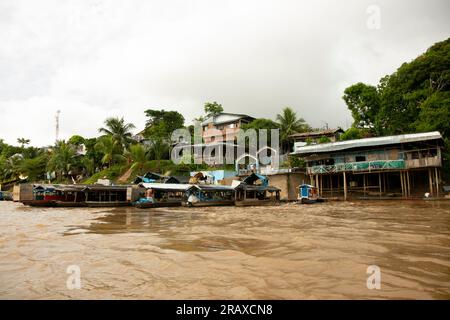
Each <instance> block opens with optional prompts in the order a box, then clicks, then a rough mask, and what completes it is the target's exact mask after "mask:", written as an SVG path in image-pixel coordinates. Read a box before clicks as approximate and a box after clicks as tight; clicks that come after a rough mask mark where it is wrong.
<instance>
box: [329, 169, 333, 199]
mask: <svg viewBox="0 0 450 320" xmlns="http://www.w3.org/2000/svg"><path fill="white" fill-rule="evenodd" d="M330 190H331V197H333V176H332V175H331V174H330Z"/></svg>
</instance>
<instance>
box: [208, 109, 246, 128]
mask: <svg viewBox="0 0 450 320" xmlns="http://www.w3.org/2000/svg"><path fill="white" fill-rule="evenodd" d="M242 118H253V117H251V116H248V115H246V114H237V113H225V112H223V113H220V114H218V115H217V116H215V117H213V116H211V117H208V118H206V119H205V120H204V121H203V122H202V126H204V125H207V124H208V123H211V122H212V123H214V124H220V123H227V122H232V121H237V120H239V119H242Z"/></svg>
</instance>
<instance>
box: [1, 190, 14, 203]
mask: <svg viewBox="0 0 450 320" xmlns="http://www.w3.org/2000/svg"><path fill="white" fill-rule="evenodd" d="M12 200H13V197H12V194H11V192H7V191H0V201H12Z"/></svg>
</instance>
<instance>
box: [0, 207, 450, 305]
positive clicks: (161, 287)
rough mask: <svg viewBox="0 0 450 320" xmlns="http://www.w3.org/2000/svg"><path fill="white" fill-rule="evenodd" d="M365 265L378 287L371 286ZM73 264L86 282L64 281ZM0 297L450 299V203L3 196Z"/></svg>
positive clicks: (0, 238) (0, 224)
mask: <svg viewBox="0 0 450 320" xmlns="http://www.w3.org/2000/svg"><path fill="white" fill-rule="evenodd" d="M370 265H376V266H378V267H379V268H380V269H379V270H380V275H381V282H380V284H381V288H380V289H371V290H370V289H368V287H367V284H366V282H367V278H368V277H369V276H370V274H367V268H368V266H370ZM74 266H75V268H79V269H78V270H79V271H80V273H79V278H78V279H80V282H79V284H80V285H81V287H80V288H79V289H77V288H73V287H70V285H69V286H68V279H73V278H70V277H73V275H74V273H70V272H72V271H71V270H73V268H74ZM68 268H69V270H68ZM67 271H69V273H67ZM76 275H78V273H76ZM71 281H72V280H70V281H69V284H70V283H73V282H71ZM0 298H1V299H14V298H18V299H67V298H72V299H367V298H369V299H392V298H400V299H403V298H406V299H450V201H442V202H434V201H416V202H411V201H409V202H406V201H405V202H403V201H366V202H334V203H333V202H330V203H324V204H316V205H301V206H300V205H294V204H285V205H282V206H279V207H249V208H242V207H212V208H162V209H147V210H139V209H134V208H114V209H110V208H31V207H25V206H23V205H22V204H18V203H12V202H0Z"/></svg>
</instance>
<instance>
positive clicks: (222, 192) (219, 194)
mask: <svg viewBox="0 0 450 320" xmlns="http://www.w3.org/2000/svg"><path fill="white" fill-rule="evenodd" d="M234 194H235V192H234V188H233V187H231V186H219V185H206V184H205V185H191V187H190V188H189V189H187V190H186V192H185V195H184V199H183V202H182V205H183V206H186V207H209V206H233V205H234V200H235V199H234Z"/></svg>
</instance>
